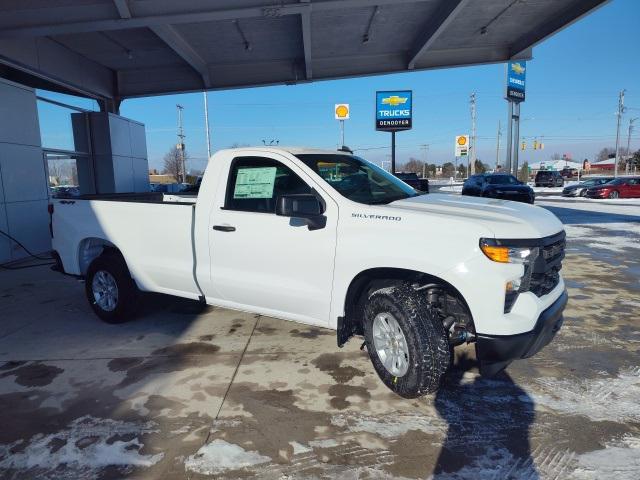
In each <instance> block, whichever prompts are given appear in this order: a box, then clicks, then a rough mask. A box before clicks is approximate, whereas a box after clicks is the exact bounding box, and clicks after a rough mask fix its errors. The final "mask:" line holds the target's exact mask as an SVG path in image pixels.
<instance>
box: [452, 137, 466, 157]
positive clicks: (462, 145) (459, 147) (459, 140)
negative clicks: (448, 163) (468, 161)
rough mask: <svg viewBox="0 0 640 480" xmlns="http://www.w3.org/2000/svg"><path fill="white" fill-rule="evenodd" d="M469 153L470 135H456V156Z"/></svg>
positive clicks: (463, 155)
mask: <svg viewBox="0 0 640 480" xmlns="http://www.w3.org/2000/svg"><path fill="white" fill-rule="evenodd" d="M467 155H469V135H456V155H455V156H456V157H465V156H467Z"/></svg>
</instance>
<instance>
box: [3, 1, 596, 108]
mask: <svg viewBox="0 0 640 480" xmlns="http://www.w3.org/2000/svg"><path fill="white" fill-rule="evenodd" d="M606 1H607V0H217V1H211V0H180V1H177V0H29V1H25V0H3V1H2V2H1V3H0V76H4V77H7V78H9V79H13V80H16V81H19V82H21V83H25V84H27V85H31V86H34V87H43V88H50V89H54V90H58V91H68V92H75V93H81V94H84V95H88V96H92V97H96V98H99V99H112V100H115V102H116V103H115V104H116V105H117V103H118V102H119V101H120V100H121V99H123V98H126V97H134V96H145V95H155V94H163V93H171V92H185V91H195V90H202V89H226V88H235V87H244V86H255V85H267V84H277V83H297V82H306V81H312V80H315V79H329V78H342V77H351V76H358V75H371V74H380V73H389V72H400V71H407V70H421V69H428V68H438V67H447V66H457V65H471V64H481V63H492V62H503V61H506V60H508V59H511V58H521V59H527V58H530V57H531V47H532V46H533V45H535V44H537V43H538V42H540V41H542V40H544V39H545V38H547V37H548V36H549V35H552V34H553V33H555V32H556V31H558V30H559V29H561V28H563V27H564V26H566V25H568V24H570V23H572V22H573V21H575V20H577V19H578V18H580V17H581V16H583V15H586V14H588V13H589V12H590V11H591V10H593V9H594V8H596V7H598V6H599V5H601V4H603V3H605V2H606Z"/></svg>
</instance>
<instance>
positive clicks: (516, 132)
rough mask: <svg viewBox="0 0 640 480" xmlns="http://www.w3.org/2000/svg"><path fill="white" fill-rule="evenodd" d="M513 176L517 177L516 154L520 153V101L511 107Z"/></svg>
mask: <svg viewBox="0 0 640 480" xmlns="http://www.w3.org/2000/svg"><path fill="white" fill-rule="evenodd" d="M513 110H514V112H513V138H514V143H515V145H514V148H513V176H514V177H516V178H518V154H519V153H520V152H519V150H520V103H516V104H515V106H514V107H513Z"/></svg>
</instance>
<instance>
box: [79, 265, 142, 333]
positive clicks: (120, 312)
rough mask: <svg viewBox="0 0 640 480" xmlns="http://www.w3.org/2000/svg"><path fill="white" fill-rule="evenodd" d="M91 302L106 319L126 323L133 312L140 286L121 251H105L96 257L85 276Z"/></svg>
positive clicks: (97, 312) (109, 321)
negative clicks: (132, 276)
mask: <svg viewBox="0 0 640 480" xmlns="http://www.w3.org/2000/svg"><path fill="white" fill-rule="evenodd" d="M85 293H86V295H87V299H88V300H89V305H91V308H92V309H93V311H94V312H95V314H96V315H98V317H100V319H102V320H103V321H105V322H107V323H123V322H126V321H127V320H130V319H131V318H132V316H133V312H134V310H135V305H136V297H137V293H138V288H137V287H136V284H135V282H134V281H133V279H132V278H131V275H130V274H129V269H128V268H127V264H126V263H125V261H124V259H123V258H122V256H121V255H120V254H118V253H103V254H102V255H100V256H99V257H98V258H96V259H95V260H94V261H93V262H91V265H89V269H88V270H87V275H86V278H85Z"/></svg>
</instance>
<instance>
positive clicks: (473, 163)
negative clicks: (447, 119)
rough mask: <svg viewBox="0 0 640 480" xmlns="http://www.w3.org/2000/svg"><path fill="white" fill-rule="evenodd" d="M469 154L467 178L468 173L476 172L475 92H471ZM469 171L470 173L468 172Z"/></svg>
mask: <svg viewBox="0 0 640 480" xmlns="http://www.w3.org/2000/svg"><path fill="white" fill-rule="evenodd" d="M470 103H471V145H470V150H471V155H469V163H470V164H471V165H470V167H471V168H469V169H467V178H468V177H469V176H470V175H473V174H474V173H476V94H475V92H474V93H472V94H471V100H470ZM469 172H470V173H469Z"/></svg>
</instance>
